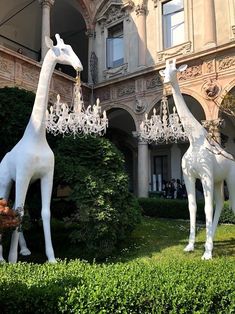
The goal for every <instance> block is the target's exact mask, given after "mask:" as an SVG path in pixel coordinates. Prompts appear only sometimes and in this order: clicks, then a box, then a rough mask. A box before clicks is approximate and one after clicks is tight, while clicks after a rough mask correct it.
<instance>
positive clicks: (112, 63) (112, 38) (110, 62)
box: [106, 21, 125, 69]
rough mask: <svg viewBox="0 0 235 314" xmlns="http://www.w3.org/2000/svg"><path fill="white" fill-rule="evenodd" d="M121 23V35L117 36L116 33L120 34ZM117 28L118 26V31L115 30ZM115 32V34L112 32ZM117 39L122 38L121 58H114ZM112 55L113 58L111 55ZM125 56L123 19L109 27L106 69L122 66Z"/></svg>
mask: <svg viewBox="0 0 235 314" xmlns="http://www.w3.org/2000/svg"><path fill="white" fill-rule="evenodd" d="M119 25H120V30H121V31H120V35H119V36H115V34H116V33H117V34H118V31H119V30H118V27H119ZM115 28H117V32H115ZM112 33H113V34H112ZM117 39H122V48H121V49H122V57H121V58H119V59H117V60H116V59H114V58H113V54H114V53H113V49H114V45H115V41H116V40H117ZM111 55H112V59H111V57H110V56H111ZM124 58H125V51H124V23H123V21H120V22H119V23H117V24H114V25H110V26H109V27H108V28H107V37H106V69H113V68H117V67H120V66H122V65H123V64H124V63H125V62H124Z"/></svg>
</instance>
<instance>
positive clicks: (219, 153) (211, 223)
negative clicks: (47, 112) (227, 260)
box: [160, 59, 235, 260]
mask: <svg viewBox="0 0 235 314" xmlns="http://www.w3.org/2000/svg"><path fill="white" fill-rule="evenodd" d="M186 68H187V65H181V66H180V67H179V68H178V69H177V68H176V61H175V59H174V60H172V61H171V62H169V60H167V61H166V68H165V70H161V71H160V75H162V76H163V77H164V84H167V83H170V84H171V86H172V94H173V98H174V102H175V106H176V108H177V111H178V114H179V117H180V119H181V122H182V124H183V126H184V128H185V129H186V130H188V139H189V144H190V145H189V148H188V150H187V151H186V153H185V154H184V156H183V158H182V170H183V176H184V181H185V185H186V189H187V194H188V207H189V214H190V234H189V243H188V245H187V246H186V247H185V249H184V251H186V252H189V251H193V250H194V243H195V227H196V211H197V204H196V188H195V182H196V179H197V178H198V179H200V180H201V183H202V187H203V193H204V199H205V216H206V243H205V252H204V254H203V256H202V259H206V260H207V259H211V258H212V250H213V238H214V234H215V231H216V228H217V225H218V221H219V217H220V214H221V210H222V208H223V203H224V193H223V183H224V180H225V181H226V183H227V186H228V190H229V195H230V202H231V206H232V209H233V212H234V213H235V193H234V192H233V190H234V187H235V161H234V160H233V157H232V156H231V155H230V154H228V153H227V152H226V151H224V150H223V149H222V148H221V147H220V145H219V144H218V143H216V142H212V143H211V142H210V141H209V140H208V132H207V131H206V130H205V129H204V127H203V126H202V125H201V124H200V123H199V122H198V121H197V120H196V119H195V117H194V116H193V115H192V113H191V112H190V110H189V109H188V107H187V105H186V103H185V101H184V98H183V96H182V94H181V92H180V88H179V83H178V79H177V72H182V71H184V70H185V69H186ZM214 201H215V205H216V206H215V213H214V218H213V202H214Z"/></svg>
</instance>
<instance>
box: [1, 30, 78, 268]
mask: <svg viewBox="0 0 235 314" xmlns="http://www.w3.org/2000/svg"><path fill="white" fill-rule="evenodd" d="M56 40H57V45H56V46H53V41H52V40H51V39H50V38H49V37H46V38H45V41H46V44H47V47H48V48H49V50H48V52H47V54H46V56H45V59H44V61H43V64H42V68H41V72H40V76H39V82H38V87H37V92H36V97H35V101H34V106H33V110H32V114H31V117H30V120H29V123H28V125H27V127H26V129H25V132H24V134H23V137H22V138H21V140H20V141H19V142H18V143H17V144H16V145H15V146H14V147H13V149H12V150H11V151H10V152H8V153H7V154H6V155H5V157H4V158H3V160H2V161H1V164H0V197H2V198H5V199H8V197H9V193H10V189H11V186H12V183H13V181H15V204H14V208H23V207H24V204H25V198H26V194H27V190H28V187H29V184H30V183H31V182H33V181H35V180H37V179H40V181H41V201H42V210H41V215H42V221H43V231H44V238H45V249H46V255H47V258H48V261H49V262H56V260H55V256H54V250H53V247H52V241H51V229H50V202H51V193H52V185H53V174H54V154H53V152H52V150H51V149H50V147H49V145H48V143H47V139H46V125H45V117H46V109H47V105H48V94H49V87H50V81H51V77H52V74H53V71H54V68H55V65H56V63H61V64H68V65H71V66H72V67H73V68H74V69H75V70H76V71H82V69H83V67H82V64H81V62H80V60H79V58H78V57H77V55H76V54H75V53H74V51H73V49H72V48H71V46H69V45H65V43H64V41H63V40H62V39H61V38H60V36H59V35H58V34H56ZM19 240H20V244H21V245H23V246H24V248H23V252H24V250H25V251H26V254H27V247H26V244H25V241H24V238H23V234H22V233H20V232H18V230H17V229H16V230H15V231H14V232H13V234H12V239H11V245H10V251H9V256H8V260H9V262H12V263H15V262H16V261H17V250H18V241H19ZM0 255H1V256H0V259H1V260H3V257H2V247H1V246H0Z"/></svg>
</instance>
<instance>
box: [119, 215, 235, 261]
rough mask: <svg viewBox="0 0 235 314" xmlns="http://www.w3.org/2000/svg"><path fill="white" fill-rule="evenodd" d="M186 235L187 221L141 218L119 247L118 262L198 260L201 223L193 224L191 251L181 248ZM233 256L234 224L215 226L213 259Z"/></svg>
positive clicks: (202, 236) (201, 247)
mask: <svg viewBox="0 0 235 314" xmlns="http://www.w3.org/2000/svg"><path fill="white" fill-rule="evenodd" d="M188 236H189V221H184V220H166V219H157V218H149V217H144V218H143V223H142V224H141V225H139V226H138V228H136V230H135V231H134V232H133V233H132V235H131V236H130V238H129V239H128V240H127V241H126V243H125V245H124V246H123V247H122V249H121V252H120V256H118V257H116V258H115V260H118V261H128V260H130V259H134V258H137V259H153V260H156V261H161V260H170V259H176V260H177V259H180V260H190V259H198V260H200V258H201V256H202V254H203V252H204V243H205V237H206V232H205V225H203V224H200V225H199V224H198V225H197V235H196V243H195V250H194V252H190V253H185V252H184V251H183V249H184V247H185V246H186V244H187V241H188ZM224 256H226V257H229V258H235V225H225V224H224V225H219V226H218V229H217V232H216V236H215V241H214V251H213V258H214V259H218V258H221V257H224Z"/></svg>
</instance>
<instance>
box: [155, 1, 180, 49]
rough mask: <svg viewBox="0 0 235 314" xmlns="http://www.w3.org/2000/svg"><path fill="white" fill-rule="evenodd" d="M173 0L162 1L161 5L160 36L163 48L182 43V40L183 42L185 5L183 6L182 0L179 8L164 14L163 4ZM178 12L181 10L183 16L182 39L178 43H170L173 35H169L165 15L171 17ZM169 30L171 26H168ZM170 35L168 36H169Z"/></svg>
mask: <svg viewBox="0 0 235 314" xmlns="http://www.w3.org/2000/svg"><path fill="white" fill-rule="evenodd" d="M172 1H174V0H167V1H165V2H163V3H162V5H161V7H162V37H163V48H164V49H170V48H173V47H175V46H177V45H180V44H182V43H183V42H185V7H184V1H182V2H183V7H182V8H181V9H178V10H175V11H173V12H171V13H168V14H164V5H166V4H167V3H169V2H172ZM180 12H183V14H184V18H183V27H184V30H183V34H182V36H183V40H182V41H180V42H179V43H176V44H172V42H173V41H174V37H173V36H171V34H170V33H171V32H169V29H168V28H167V24H168V23H167V17H172V16H174V15H176V14H178V13H180ZM170 30H172V27H171V28H170ZM169 35H170V36H169Z"/></svg>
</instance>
